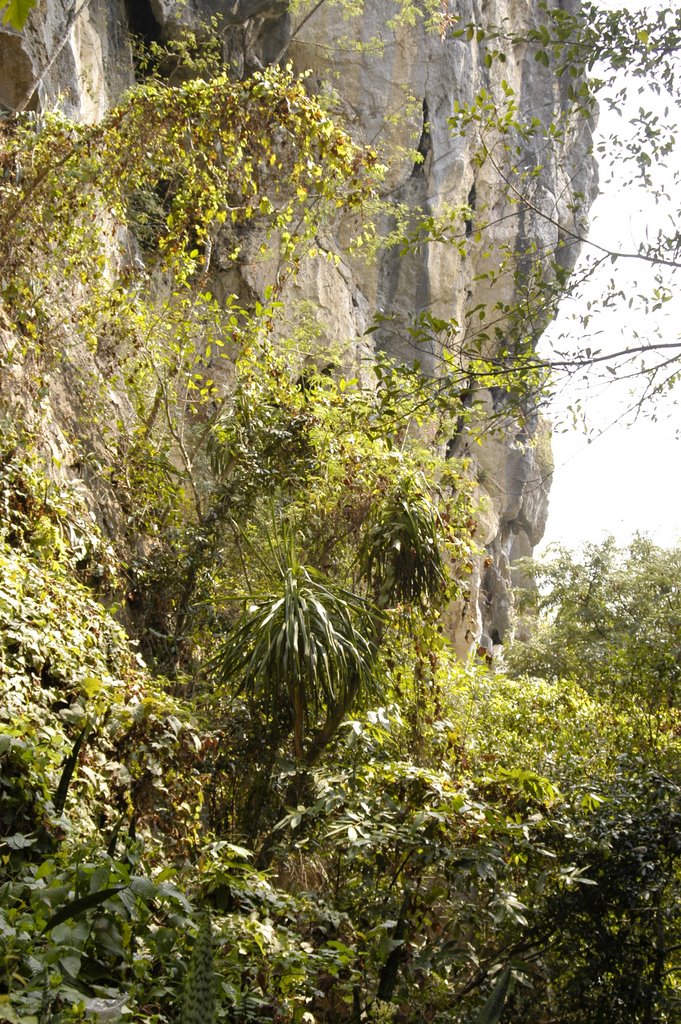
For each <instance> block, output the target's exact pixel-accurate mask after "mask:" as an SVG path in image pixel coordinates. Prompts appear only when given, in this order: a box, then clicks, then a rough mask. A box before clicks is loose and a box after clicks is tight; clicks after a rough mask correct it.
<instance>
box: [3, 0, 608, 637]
mask: <svg viewBox="0 0 681 1024" xmlns="http://www.w3.org/2000/svg"><path fill="white" fill-rule="evenodd" d="M225 6H226V5H225V4H223V3H219V2H217V0H201V2H199V0H194V2H193V3H183V2H179V0H177V2H175V0H145V2H139V3H138V2H133V0H114V2H111V3H109V2H106V0H91V2H90V3H88V4H87V5H83V8H82V10H81V12H80V14H79V16H78V17H77V19H76V20H75V23H74V24H73V25H72V26H70V27H69V17H70V16H71V15H72V14H73V9H72V5H71V4H69V3H67V2H66V0H58V2H55V3H54V4H49V5H48V8H49V9H48V10H46V11H42V8H41V10H39V11H38V10H37V11H36V13H35V16H34V17H33V18H32V20H31V21H30V22H29V26H28V27H27V29H26V31H25V33H24V34H23V35H22V36H21V37H20V36H18V35H17V34H16V33H10V32H8V31H5V30H2V31H0V103H1V104H2V105H3V106H4V107H5V108H6V109H7V110H15V109H16V108H17V106H18V105H19V104H20V103H21V101H22V98H23V97H24V96H25V94H26V92H27V90H28V91H30V90H31V83H36V82H38V81H39V82H40V86H39V88H38V89H37V90H35V89H34V90H33V92H34V93H35V95H33V94H32V100H31V103H32V104H33V106H34V107H36V108H40V109H52V108H54V107H56V106H58V107H60V108H61V109H62V110H63V111H64V112H65V113H66V114H67V115H69V116H72V117H75V118H77V119H81V120H84V121H90V122H96V121H97V120H98V119H99V118H101V117H102V115H103V114H104V112H105V111H106V110H107V109H109V108H110V107H111V106H112V105H113V104H114V102H115V101H116V100H117V98H119V97H120V96H121V95H122V93H123V92H124V90H125V89H126V88H128V87H129V86H130V85H131V84H132V82H133V75H134V73H133V56H132V47H131V35H134V36H137V37H139V38H141V39H142V40H143V41H144V42H145V43H147V44H149V43H150V42H161V41H162V40H169V39H176V38H177V37H178V36H180V35H181V33H182V32H183V30H185V29H190V30H199V29H201V26H202V25H204V26H205V24H206V23H207V22H208V21H209V20H210V19H211V18H213V17H214V16H218V17H219V18H220V19H221V20H220V21H219V23H218V31H219V39H220V45H221V47H222V57H223V60H224V61H225V63H226V65H227V66H228V67H229V68H230V69H231V71H232V73H233V75H234V76H235V78H240V77H244V76H246V75H248V74H249V73H250V72H252V71H253V70H255V69H258V68H262V67H264V66H266V65H267V64H268V63H269V62H271V61H273V60H279V59H280V58H281V57H282V55H284V54H285V59H286V60H287V61H289V60H290V61H291V62H292V64H293V67H294V70H295V71H297V72H305V73H308V72H311V74H309V77H308V78H307V82H308V87H309V88H310V89H311V90H312V91H316V92H318V93H319V95H320V96H321V97H324V98H325V102H328V103H329V104H330V106H331V107H332V108H333V110H334V111H335V113H336V114H337V115H338V116H339V118H340V119H341V121H343V122H344V123H346V124H347V125H349V127H350V129H351V131H352V133H353V134H354V136H355V137H356V138H357V139H358V140H360V141H362V142H368V143H374V142H375V143H376V145H377V146H378V149H379V157H380V159H381V160H383V161H384V162H385V164H386V165H387V173H386V178H385V181H384V183H383V186H382V191H383V195H382V209H381V212H380V214H379V227H380V230H381V231H382V232H384V233H385V234H389V233H391V232H396V233H397V234H399V233H400V232H404V233H407V234H408V233H409V232H410V231H413V230H414V229H415V228H417V226H418V224H419V223H422V222H423V221H424V220H425V219H427V220H428V221H429V222H430V223H432V224H433V225H434V226H435V227H434V228H433V229H431V230H432V232H433V234H432V236H431V237H429V238H426V239H424V240H423V242H421V243H419V244H414V245H413V246H407V247H405V246H403V245H402V244H400V243H397V242H396V243H395V244H394V245H391V246H383V248H382V249H380V250H379V252H378V255H377V257H376V258H375V259H374V260H373V261H369V262H367V261H365V260H360V259H359V258H358V257H357V256H356V255H354V254H349V253H348V251H347V249H346V246H345V243H344V239H345V238H346V237H347V236H348V235H349V234H351V233H352V230H354V228H355V226H356V225H355V222H354V221H353V215H352V214H351V213H347V214H342V215H341V216H339V218H338V223H337V224H336V226H335V228H334V230H333V231H330V232H329V233H328V235H327V236H325V237H324V238H323V239H322V240H321V241H320V251H323V252H324V253H325V255H326V258H323V257H322V256H320V257H319V258H318V259H317V260H314V259H313V260H307V261H305V262H304V263H303V264H302V265H301V266H300V267H299V268H298V272H297V273H296V274H285V275H283V276H282V275H280V274H279V275H278V272H277V267H276V266H275V265H274V263H273V261H267V260H263V259H261V258H260V257H259V256H258V247H259V245H260V244H261V239H260V238H258V237H257V236H256V235H253V234H252V233H251V234H249V232H248V231H247V230H242V229H238V230H237V229H235V230H234V231H233V232H232V236H231V237H232V242H230V243H229V244H228V243H227V242H226V241H224V240H223V239H221V238H220V237H218V236H217V235H216V237H215V239H214V240H212V241H211V245H212V253H211V262H210V268H209V270H210V282H209V283H210V287H211V291H212V292H213V293H214V294H215V295H216V296H218V298H221V299H225V300H226V299H227V297H228V296H230V295H233V294H237V295H238V296H240V297H241V298H242V299H243V301H245V302H248V303H253V302H255V301H257V300H259V299H262V297H263V296H264V295H265V294H266V293H267V290H268V288H270V287H272V286H274V287H275V288H276V289H277V294H278V298H279V300H280V301H281V302H282V303H283V304H284V305H285V306H286V305H287V304H290V305H291V307H293V306H295V307H296V308H300V307H301V306H302V307H304V308H306V309H311V310H314V321H315V328H314V329H315V331H316V332H317V334H318V336H319V339H320V346H321V347H323V346H324V345H333V346H335V348H336V349H337V350H341V351H342V353H343V355H342V360H341V361H342V363H343V365H344V366H345V367H349V368H351V367H353V366H357V365H360V364H361V363H362V361H363V360H366V359H368V358H369V359H370V358H371V356H372V354H375V353H376V351H379V350H380V351H382V352H384V353H386V354H387V355H388V356H390V357H391V358H393V359H395V360H397V361H404V362H406V363H413V362H414V361H415V360H417V361H418V362H419V364H420V366H421V369H422V370H424V371H425V372H427V373H428V374H430V375H431V376H433V377H434V378H436V377H438V375H440V374H443V373H446V369H444V368H443V367H444V366H445V359H444V357H443V354H444V352H445V346H449V347H451V346H452V345H454V346H458V347H459V348H460V350H461V355H460V359H461V362H462V366H463V369H464V371H465V369H466V365H467V361H469V360H470V359H471V358H472V357H471V356H470V354H467V353H468V352H469V351H473V348H474V346H475V345H476V344H477V345H478V351H483V352H488V350H489V351H491V348H490V347H493V346H495V345H496V346H498V347H499V348H500V349H505V348H508V349H509V352H508V358H509V359H510V358H511V352H510V349H511V348H512V345H511V342H510V341H509V340H507V338H506V335H505V333H504V332H505V327H503V326H502V329H500V330H499V329H495V326H494V324H495V322H496V321H499V320H500V314H499V313H498V311H499V310H503V309H509V308H512V307H513V305H514V303H516V302H517V300H518V297H519V292H518V288H519V283H518V282H519V281H520V282H522V279H523V275H524V276H525V278H526V279H527V280H529V279H530V278H531V276H532V274H533V271H534V268H535V264H536V261H537V260H538V259H541V258H543V257H544V256H545V255H546V254H550V255H551V258H555V260H556V262H557V263H559V264H562V265H564V266H566V267H568V268H569V267H570V266H571V265H572V263H573V262H574V260H575V258H576V248H575V246H573V245H571V244H565V242H566V239H567V240H568V241H569V232H570V230H572V229H573V228H574V226H575V223H576V221H575V218H577V217H581V216H583V214H581V213H580V212H579V207H580V204H581V206H582V208H586V207H588V201H589V198H590V197H591V195H592V193H593V189H594V169H593V162H592V160H591V156H590V128H589V125H588V123H587V121H586V120H582V121H581V123H578V124H576V125H568V124H566V125H564V126H563V128H564V131H563V134H562V136H560V135H557V136H556V138H557V141H556V143H555V146H554V149H553V151H552V152H551V153H548V152H547V151H546V147H545V143H544V142H543V141H542V140H543V139H545V138H546V134H547V132H548V129H549V126H550V125H551V124H552V122H553V121H554V120H556V119H560V118H561V117H562V116H563V114H564V111H565V109H566V108H567V106H568V102H569V101H568V96H567V94H566V92H565V83H564V82H563V81H559V80H558V79H557V77H556V76H555V75H554V73H553V71H552V69H551V68H550V67H547V66H544V64H543V63H540V62H537V61H536V60H535V59H534V57H533V55H532V54H531V53H530V52H529V48H528V47H526V46H524V45H523V44H522V42H521V43H515V44H513V45H509V47H508V51H507V53H506V54H505V60H504V61H503V62H498V61H497V62H495V61H494V60H491V59H490V58H489V56H488V50H487V49H486V47H487V42H486V40H485V39H483V37H482V34H480V35H477V34H476V33H475V32H472V33H468V34H467V33H463V34H461V33H457V32H452V31H448V30H446V29H445V30H443V31H442V32H437V31H432V30H430V29H429V28H427V27H426V24H425V19H421V20H419V19H418V18H417V19H416V20H415V21H413V23H412V22H411V21H409V20H403V21H400V7H399V4H396V3H393V2H391V0H367V3H366V4H365V5H364V8H363V10H362V12H361V14H358V15H353V14H351V13H350V12H347V11H346V12H344V14H343V16H341V14H340V12H339V8H338V7H337V6H336V5H335V4H333V3H332V2H331V0H327V2H322V3H318V4H315V5H312V6H311V7H310V8H309V9H308V10H304V9H303V10H302V11H300V12H298V11H294V12H293V13H292V12H290V11H289V9H288V5H287V4H286V3H284V2H281V0H238V2H237V3H235V4H232V5H230V6H229V8H228V10H225ZM561 7H563V8H567V9H569V10H570V11H573V12H574V11H575V10H576V9H577V4H576V2H572V0H571V2H569V3H567V4H566V3H562V4H561ZM450 16H451V18H452V19H454V20H453V21H452V24H454V25H466V24H468V23H471V24H473V25H477V26H480V27H481V28H485V27H487V28H490V27H493V26H494V25H505V26H506V27H507V30H508V31H509V32H513V31H517V32H518V33H521V32H522V29H523V26H533V25H538V24H540V23H541V20H542V17H543V16H544V15H543V14H542V5H541V4H540V3H539V2H538V0H495V2H493V3H482V4H481V3H478V2H472V0H461V2H460V3H458V4H456V5H455V8H454V5H453V9H452V11H451V12H450ZM65 26H66V28H67V32H66V36H67V38H66V42H65V45H64V46H63V48H62V49H59V48H60V46H61V43H62V42H63V40H64V30H65ZM199 34H200V33H199ZM58 49H59V53H58V55H57V56H56V58H55V54H57V50H58ZM45 69H47V71H46V70H45ZM480 90H486V91H487V93H488V94H489V95H490V96H493V97H495V103H496V104H497V108H498V107H499V104H500V103H503V102H505V101H507V100H508V98H509V97H512V98H513V100H514V102H516V103H517V109H518V111H519V116H521V115H527V114H529V113H531V114H532V115H533V116H534V117H536V118H537V119H538V124H539V129H537V130H536V131H534V133H533V134H532V133H527V134H526V136H525V137H521V138H519V139H516V140H515V141H514V146H517V147H518V151H517V152H511V151H510V149H509V148H508V147H507V146H506V142H505V140H504V138H503V136H501V135H499V134H498V133H497V134H494V132H493V131H492V130H491V129H490V128H489V127H486V126H485V124H484V119H480V120H478V121H475V120H472V121H471V124H470V126H469V128H468V130H467V131H465V132H458V131H457V130H455V128H453V125H452V116H453V114H454V112H455V110H456V109H457V107H459V108H466V107H469V108H470V107H471V106H474V103H475V98H476V96H477V95H478V94H479V92H480ZM396 111H397V112H399V116H395V112H396ZM505 147H506V148H505ZM513 175H515V179H514V180H517V181H520V182H521V183H522V184H521V186H518V187H519V188H521V189H524V190H525V193H524V194H525V195H526V196H527V201H526V202H523V201H522V195H521V193H520V192H519V191H518V190H517V188H516V192H514V191H513V188H512V187H509V184H508V182H509V178H511V177H513ZM579 197H581V198H579ZM137 201H139V202H143V203H146V204H147V206H145V207H144V208H143V209H142V210H141V214H140V217H141V218H142V219H143V220H144V224H145V230H150V228H149V225H153V222H154V217H157V216H158V215H159V212H162V211H159V210H158V209H157V207H158V202H157V201H156V200H155V199H154V196H153V195H149V196H143V195H141V196H140V197H139V199H136V202H137ZM542 211H545V213H546V215H545V216H543V215H542ZM576 211H577V212H576ZM440 224H443V225H444V227H443V228H442V229H441V235H442V237H439V235H438V233H437V232H438V231H439V230H440V228H439V225H440ZM447 225H449V227H447ZM480 235H482V237H481V238H480V237H479V236H480ZM234 238H238V242H239V246H240V255H239V258H238V259H237V260H235V259H232V258H231V256H230V255H229V250H230V246H231V245H232V244H233V239H234ZM491 252H492V253H496V254H497V255H496V256H494V257H493V258H492V259H490V253H491ZM510 253H512V254H513V260H514V262H513V267H512V272H509V271H508V268H506V270H505V271H504V273H497V268H498V265H503V261H504V260H505V259H508V254H510ZM139 255H140V254H139V253H138V254H137V255H136V254H135V253H134V252H132V254H131V256H130V259H131V260H133V261H134V260H135V259H137V260H138V261H139ZM495 261H496V262H495ZM483 308H484V309H486V310H488V311H489V314H488V316H487V321H488V322H487V321H485V323H482V324H480V323H479V322H478V320H476V319H474V318H472V314H471V311H476V310H479V309H483ZM495 311H497V312H495ZM376 313H378V314H380V316H381V317H382V322H381V325H380V328H379V329H378V330H376V331H375V333H373V334H372V335H371V336H370V337H369V336H368V335H367V333H366V332H367V329H368V328H369V327H370V326H371V325H372V318H373V316H374V314H376ZM424 315H425V316H427V317H430V318H434V319H436V320H437V319H438V318H439V319H440V320H441V321H446V322H447V323H450V324H456V325H458V333H456V332H454V333H452V332H453V331H454V329H453V328H452V330H451V331H450V333H449V335H448V336H447V337H446V339H443V338H442V337H441V336H440V335H438V333H437V332H433V333H431V335H429V336H428V337H426V335H425V333H424V336H423V337H421V338H418V339H417V340H416V341H415V339H414V332H413V331H412V330H411V328H412V325H413V324H414V323H415V322H417V321H418V320H419V317H421V318H422V317H423V316H424ZM476 315H477V314H476ZM495 318H496V321H495ZM543 326H545V324H544V323H535V325H534V326H533V327H531V328H528V327H524V328H523V331H524V334H523V337H525V339H526V342H527V343H530V342H532V341H533V340H534V341H536V336H535V335H537V334H539V333H540V332H541V330H542V329H543ZM480 339H488V340H480ZM526 342H523V344H525V343H526ZM504 358H506V356H505V357H504ZM473 390H474V389H473ZM506 400H507V395H506V392H505V389H504V388H503V387H501V386H500V387H497V386H496V384H495V383H494V382H493V384H492V385H491V386H488V387H486V388H482V389H480V390H479V391H478V392H475V394H474V400H473V399H472V400H471V403H469V406H468V410H470V407H471V406H473V405H475V407H476V408H480V409H482V410H483V411H485V410H487V412H489V414H490V415H492V416H494V417H495V423H496V425H497V427H498V428H499V429H498V430H496V431H494V432H491V433H490V436H489V437H488V438H487V440H486V442H485V444H484V445H482V446H478V445H473V444H469V443H468V441H469V436H468V435H469V429H470V428H469V425H468V412H467V416H466V417H465V422H464V417H463V416H461V417H459V420H458V421H456V422H455V423H454V424H453V428H452V432H453V436H452V438H451V439H450V441H449V445H448V447H447V452H448V454H450V455H457V456H460V455H462V454H465V455H467V456H468V457H469V458H471V459H472V460H473V467H472V472H473V474H474V475H475V476H477V479H478V482H479V493H480V496H481V498H482V499H483V502H482V511H481V514H480V526H479V531H478V537H479V539H480V541H481V543H482V545H483V547H484V548H485V555H484V556H483V559H486V560H487V561H488V562H489V565H488V566H487V568H484V565H483V559H481V561H480V564H479V566H478V568H477V569H476V571H475V572H474V574H473V579H472V584H471V595H470V600H469V601H468V602H467V603H466V607H465V610H464V612H463V614H462V613H461V609H457V610H455V612H454V613H453V618H452V621H453V622H454V621H455V620H456V621H457V622H458V619H459V618H462V623H461V624H458V625H457V626H456V627H454V626H453V627H452V631H453V633H454V634H455V635H456V636H457V637H458V638H459V639H460V641H461V642H460V648H461V650H462V652H465V650H466V649H467V645H469V644H470V643H471V642H472V640H471V638H475V637H479V636H480V633H481V631H483V630H484V631H485V632H486V633H487V635H488V636H490V637H492V638H494V637H496V638H498V639H502V638H503V635H504V632H505V631H506V629H507V627H508V619H509V615H508V607H509V602H510V596H509V587H510V568H509V567H510V564H511V562H512V560H513V559H514V558H516V557H518V556H522V555H527V554H529V553H530V552H531V550H532V547H533V545H534V544H536V543H537V542H538V540H539V539H540V537H541V535H542V532H543V528H544V522H545V517H546V510H547V493H548V485H549V482H550V452H549V448H550V445H549V440H548V427H547V425H546V424H545V423H544V421H543V420H542V419H541V417H539V416H537V415H534V414H532V410H531V408H530V407H529V406H528V408H527V410H526V412H527V415H525V417H524V425H523V427H522V429H520V428H519V426H518V424H517V422H516V421H515V420H514V417H513V416H512V415H510V413H509V414H508V415H507V416H506V418H505V419H504V415H505V412H506V407H505V402H506ZM463 408H464V411H466V409H467V407H466V405H465V403H464V405H463ZM437 443H438V444H442V447H443V448H444V446H445V443H446V442H445V441H442V442H441V441H438V442H437Z"/></svg>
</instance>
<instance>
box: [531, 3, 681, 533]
mask: <svg viewBox="0 0 681 1024" xmlns="http://www.w3.org/2000/svg"><path fill="white" fill-rule="evenodd" d="M628 6H629V7H630V8H633V7H634V6H636V7H640V6H642V5H640V4H638V5H635V4H633V3H631V4H629V5H628ZM633 91H634V89H633V88H632V92H633ZM634 99H635V101H636V102H635V103H634V104H633V109H634V110H638V107H639V105H640V104H641V103H643V104H644V105H645V106H646V108H648V107H649V106H651V105H652V104H653V103H655V102H658V103H659V102H660V101H657V100H655V99H654V98H653V99H652V100H651V98H650V97H649V96H645V97H643V98H642V99H639V98H638V97H634ZM632 102H633V101H632ZM679 113H681V112H679V111H678V110H677V111H676V114H677V116H678V115H679ZM625 123H626V121H625V118H618V117H617V116H616V115H614V114H612V113H611V112H610V111H608V110H607V109H605V107H603V106H602V108H601V117H600V121H599V129H598V130H599V132H600V133H602V134H603V135H604V136H605V137H607V136H608V135H609V134H610V133H611V132H613V131H619V132H622V130H623V127H624V125H625ZM674 161H675V163H674V166H675V167H676V168H681V154H680V153H679V152H678V146H677V152H676V154H675V156H674ZM609 176H610V171H609V169H608V168H607V167H603V168H602V171H601V181H602V184H601V195H600V196H599V198H598V199H597V201H596V203H595V204H594V206H593V207H592V212H591V229H590V238H592V239H593V240H594V241H601V242H602V243H603V244H604V245H607V246H608V247H609V248H614V249H617V248H620V249H623V250H629V251H631V250H632V249H636V248H637V245H638V242H639V241H640V240H641V238H642V237H644V232H645V231H646V228H647V227H649V226H650V225H651V224H652V223H654V222H656V221H657V222H659V223H664V222H665V221H664V218H665V217H666V218H667V219H666V226H667V227H669V224H670V220H669V214H670V213H671V214H672V217H673V215H674V213H677V211H678V206H679V197H678V196H677V197H676V200H677V201H676V210H674V205H673V204H672V206H671V207H668V208H667V209H665V208H664V207H660V206H659V205H657V206H656V205H655V203H654V201H653V200H652V199H651V198H650V197H649V196H647V195H646V193H645V191H644V190H643V189H641V188H636V187H630V188H624V187H623V186H622V183H621V181H620V182H618V181H614V182H612V181H611V182H608V181H607V178H608V177H609ZM672 223H673V220H672ZM675 226H676V227H678V226H679V225H678V222H677V223H676V225H675ZM604 273H605V278H606V279H607V278H610V277H611V276H612V275H613V273H614V274H616V275H617V284H618V286H619V287H622V288H624V289H625V291H626V292H627V293H629V291H630V290H631V292H633V293H636V292H641V291H647V292H650V291H652V288H653V287H654V281H653V278H654V272H653V271H652V270H651V269H650V268H649V266H647V265H646V264H644V263H642V262H639V261H630V262H629V263H628V264H627V265H624V264H622V263H621V261H618V263H617V264H615V266H614V267H612V266H611V265H608V267H607V268H606V269H605V272H604ZM676 277H677V280H676V291H675V296H674V299H673V300H672V301H671V302H669V303H667V304H666V307H665V310H664V315H660V316H658V318H657V321H656V322H653V318H652V317H651V316H650V315H648V316H646V315H645V314H642V313H641V312H640V310H639V311H637V310H636V308H633V309H629V308H627V306H626V304H625V305H624V308H623V309H620V310H614V311H608V312H604V313H602V314H601V315H600V316H598V317H596V318H595V320H594V323H593V330H594V332H595V333H594V336H593V337H589V338H584V337H583V336H581V337H580V336H579V334H577V333H575V334H574V344H575V345H577V344H581V345H582V346H585V345H591V347H592V348H602V349H603V350H604V351H612V350H614V349H618V348H621V347H623V346H622V341H623V340H624V341H625V342H629V343H630V342H631V340H632V338H633V337H634V332H637V333H638V334H639V335H643V336H645V335H646V333H647V332H648V331H649V329H650V328H651V326H653V327H654V326H657V329H658V331H659V335H660V340H661V341H675V340H676V339H678V338H679V333H680V330H681V275H679V274H678V273H677V274H676ZM669 283H670V285H672V286H673V284H674V278H673V276H672V278H671V279H670V281H669ZM590 288H592V291H591V294H592V295H594V296H597V295H598V294H599V289H598V286H597V283H594V284H593V285H590ZM587 298H588V296H584V297H583V298H582V300H581V301H582V302H583V303H585V302H586V301H587ZM570 327H571V322H570V309H569V303H567V304H565V306H564V308H563V309H562V310H561V314H560V316H559V319H558V321H557V323H556V324H555V325H554V326H553V327H552V328H551V331H552V332H553V333H554V336H555V335H556V334H557V333H561V332H566V331H568V330H569V329H570ZM678 390H679V395H678V397H677V398H676V399H674V396H673V394H672V396H670V397H668V398H666V399H663V400H661V401H659V402H658V403H657V404H656V406H655V409H654V412H655V415H656V417H657V420H656V421H655V422H651V421H650V419H649V418H647V417H646V418H644V417H642V416H639V418H638V419H637V420H636V421H635V422H633V423H632V422H631V419H632V417H631V415H630V416H629V417H626V416H624V418H623V419H621V417H622V414H623V412H624V411H625V410H626V409H627V408H628V407H629V406H630V405H631V398H630V397H629V396H628V392H629V385H628V384H622V383H620V384H618V385H616V386H614V387H609V388H603V387H598V386H596V387H595V388H593V387H592V389H591V390H584V389H583V390H582V392H581V397H582V401H583V407H584V412H585V414H586V418H587V421H588V426H589V428H590V437H591V441H589V438H587V436H586V435H585V434H584V433H583V432H581V431H579V430H574V429H569V430H567V431H565V432H560V430H557V431H556V433H555V434H554V440H553V447H554V457H555V463H556V469H555V473H554V478H553V486H552V489H551V495H550V511H549V521H548V525H547V530H546V534H545V536H544V540H543V542H542V545H541V548H540V549H538V552H537V553H540V552H541V550H543V549H544V548H545V547H546V546H547V545H548V544H549V543H553V542H559V543H562V544H565V545H566V546H568V547H578V546H580V545H581V544H583V543H585V542H587V541H599V540H602V539H603V538H604V537H605V536H607V535H608V534H610V533H612V534H614V536H615V537H616V539H617V541H618V542H619V543H621V544H625V543H627V541H628V540H629V539H630V538H631V537H632V535H633V534H634V533H635V532H637V531H640V532H642V533H647V534H649V535H650V536H651V537H652V538H653V540H655V541H656V542H657V543H659V544H662V545H670V544H673V543H675V542H681V385H679V387H678ZM574 397H575V394H574V391H571V390H569V389H567V388H566V391H565V394H563V395H560V396H559V397H558V401H557V403H556V406H555V407H554V410H553V415H554V417H557V418H558V419H559V420H561V419H562V420H563V421H564V418H565V406H566V405H567V404H568V402H569V401H570V399H571V398H574ZM651 411H652V410H651ZM564 429H565V426H564V423H563V430H564Z"/></svg>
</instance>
